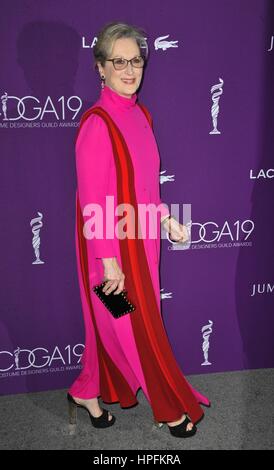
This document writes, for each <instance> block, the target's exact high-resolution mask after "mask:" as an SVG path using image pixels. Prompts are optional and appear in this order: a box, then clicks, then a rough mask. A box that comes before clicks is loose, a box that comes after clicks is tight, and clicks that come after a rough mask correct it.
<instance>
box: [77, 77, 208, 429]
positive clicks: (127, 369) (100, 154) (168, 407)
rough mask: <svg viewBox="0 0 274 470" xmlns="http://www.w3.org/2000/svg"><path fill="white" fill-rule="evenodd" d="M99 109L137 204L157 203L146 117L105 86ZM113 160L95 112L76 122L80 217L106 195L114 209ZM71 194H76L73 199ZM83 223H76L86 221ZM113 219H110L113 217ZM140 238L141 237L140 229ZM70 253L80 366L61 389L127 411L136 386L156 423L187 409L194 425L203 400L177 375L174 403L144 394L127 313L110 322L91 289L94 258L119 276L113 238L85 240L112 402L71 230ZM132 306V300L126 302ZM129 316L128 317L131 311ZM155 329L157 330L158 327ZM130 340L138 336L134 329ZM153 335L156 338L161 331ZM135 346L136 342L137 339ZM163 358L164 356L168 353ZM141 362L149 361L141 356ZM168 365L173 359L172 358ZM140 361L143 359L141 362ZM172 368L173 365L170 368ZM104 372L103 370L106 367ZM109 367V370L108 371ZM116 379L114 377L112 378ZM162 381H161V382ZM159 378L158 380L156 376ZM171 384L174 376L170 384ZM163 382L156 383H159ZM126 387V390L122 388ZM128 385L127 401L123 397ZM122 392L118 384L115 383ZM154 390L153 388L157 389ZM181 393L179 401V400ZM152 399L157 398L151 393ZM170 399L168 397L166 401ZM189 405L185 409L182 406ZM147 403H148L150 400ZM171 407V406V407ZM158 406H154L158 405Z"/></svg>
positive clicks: (155, 264) (154, 278) (155, 278)
mask: <svg viewBox="0 0 274 470" xmlns="http://www.w3.org/2000/svg"><path fill="white" fill-rule="evenodd" d="M98 106H100V107H101V108H103V109H104V110H105V111H107V113H108V114H109V116H110V117H111V118H112V120H113V121H114V122H115V124H116V125H117V126H118V128H119V130H120V132H121V133H122V135H123V137H124V139H125V141H126V144H127V147H128V150H129V154H130V158H131V160H132V165H133V168H134V185H135V191H136V197H137V201H138V203H146V204H149V203H154V204H156V205H161V204H162V203H161V199H160V189H159V171H160V157H159V153H158V148H157V144H156V140H155V136H154V133H153V130H152V128H151V127H150V125H149V123H148V120H147V118H146V116H145V114H144V112H143V111H142V109H141V108H140V107H139V106H138V101H137V94H136V93H135V94H134V95H132V97H131V98H126V97H123V96H121V95H119V94H118V93H117V92H116V91H114V90H113V89H112V88H110V87H108V86H106V85H105V88H104V89H103V90H102V91H101V96H100V98H99V99H98V100H97V102H96V103H95V104H94V105H93V106H92V107H91V109H92V108H95V107H98ZM116 168H117V167H116V164H115V160H114V155H113V147H112V141H111V138H110V134H109V131H108V128H107V126H106V123H105V122H104V120H103V119H102V118H101V117H100V116H98V115H96V114H91V115H90V116H89V117H88V118H87V119H86V121H85V122H84V123H83V124H82V127H81V129H80V132H79V135H78V139H77V143H76V170H77V181H78V195H79V203H80V207H81V212H82V213H83V209H84V207H85V206H86V205H87V204H89V203H91V202H92V203H94V202H95V203H97V204H99V205H100V206H101V207H102V209H103V214H105V211H106V195H108V196H112V197H113V198H114V199H113V201H114V207H116V204H117V171H116ZM76 197H77V195H76ZM161 208H162V212H161V217H162V216H163V215H166V214H169V210H168V207H167V206H166V205H164V204H162V205H161ZM89 218H90V215H89V217H87V218H85V216H84V221H86V220H88V219H89ZM115 220H116V221H117V220H118V219H117V217H116V218H115ZM159 225H160V224H158V225H157V227H156V228H155V230H156V238H149V237H146V238H144V239H143V240H144V248H145V254H146V258H147V262H148V266H149V272H150V276H151V282H152V285H153V289H154V292H155V297H156V299H157V305H158V311H159V316H160V315H161V306H160V284H159V260H160V257H159V254H160V228H159ZM146 233H148V232H146ZM76 256H77V266H78V277H79V286H80V294H81V301H82V308H83V316H84V323H85V349H84V353H83V356H82V359H81V362H82V365H83V369H82V371H81V373H80V374H79V376H78V377H77V379H76V380H75V381H74V383H73V384H72V385H71V387H70V389H69V393H70V394H71V395H72V396H74V397H79V398H84V399H88V398H94V397H100V396H101V397H102V399H103V401H106V402H117V401H119V402H120V405H121V406H123V407H128V406H132V405H134V404H135V403H138V401H137V398H136V394H137V391H138V389H139V388H140V387H141V388H142V390H143V392H144V394H145V396H146V398H147V400H148V401H149V403H150V405H151V407H152V410H153V413H154V417H155V419H156V420H158V421H175V420H178V419H180V418H181V416H182V414H183V412H187V413H188V414H189V416H190V418H191V419H192V421H193V422H197V421H198V420H200V418H201V417H202V416H203V410H202V409H201V407H200V405H199V403H202V404H204V405H207V406H209V405H210V402H209V400H208V398H207V397H205V396H204V395H202V394H201V393H200V392H198V391H197V390H195V389H194V388H193V387H192V386H191V385H190V384H189V383H188V382H187V381H186V379H185V378H184V376H183V374H182V372H178V370H176V374H177V373H179V374H181V377H180V380H183V381H184V387H185V388H184V387H183V388H182V389H181V397H182V403H178V402H175V401H172V399H171V397H169V396H167V393H166V392H165V394H164V393H163V396H161V400H162V404H159V403H158V401H157V400H156V399H155V398H154V397H155V395H152V393H151V394H150V391H149V389H148V386H147V385H148V383H149V381H150V380H152V381H153V380H154V382H157V376H155V378H153V377H151V375H153V372H150V373H149V377H148V374H147V373H145V372H144V371H145V368H144V366H145V364H144V359H141V354H140V350H138V345H137V344H136V343H137V342H136V331H133V324H132V320H131V315H133V314H127V315H124V316H122V317H120V318H119V319H115V318H113V316H112V315H111V314H110V312H109V311H108V310H107V309H106V308H105V306H104V305H103V304H102V303H101V301H100V299H98V297H97V296H96V294H95V293H94V292H93V291H92V290H91V288H92V287H93V286H94V285H96V284H99V283H101V282H102V281H103V278H104V269H103V263H102V261H101V258H109V257H114V256H116V258H117V261H118V263H119V265H120V267H121V268H122V271H123V272H124V269H123V266H122V259H121V253H120V247H119V240H118V238H117V237H114V238H112V239H111V238H109V239H108V238H106V236H105V233H104V237H103V239H99V238H92V239H89V240H87V264H88V282H89V287H90V300H91V303H92V308H93V312H94V318H95V319H96V331H98V333H97V334H99V336H100V344H101V342H102V345H103V347H104V348H105V350H106V352H107V354H108V356H109V357H110V358H111V360H112V361H113V362H112V364H113V366H112V367H113V369H114V368H115V370H117V371H118V372H119V374H120V375H121V377H122V380H123V381H124V382H121V383H122V384H123V393H122V392H121V396H122V397H123V398H122V399H119V398H117V397H119V390H118V391H117V393H116V394H114V393H113V395H112V397H111V394H107V393H106V392H104V386H105V385H104V384H105V382H102V381H100V367H101V366H100V363H101V362H100V360H99V358H98V355H99V354H100V353H99V343H98V336H96V332H95V327H94V320H93V319H92V316H91V314H90V307H89V304H88V301H87V297H86V295H85V292H84V285H83V279H82V276H81V270H80V253H79V247H78V243H77V228H76ZM128 287H129V286H128V285H127V278H125V288H126V289H128ZM132 301H133V300H132ZM134 314H135V313H134ZM160 328H164V327H163V324H162V326H160ZM138 331H139V333H138V335H142V334H145V333H146V332H145V331H144V332H143V331H142V330H141V331H140V330H138ZM161 333H163V332H162V331H161ZM139 340H140V341H141V342H142V338H139ZM170 354H171V352H170ZM147 360H148V361H149V357H148V358H147ZM172 360H173V361H174V364H175V358H172ZM142 361H143V362H142ZM175 365H176V364H175ZM110 367H111V366H110ZM116 368H117V369H116ZM116 375H117V373H116ZM161 380H162V378H161ZM163 380H165V378H164V377H163ZM174 380H175V379H174ZM163 383H164V382H163ZM124 384H126V386H125V385H124ZM126 387H128V390H130V393H128V399H127V398H125V396H126V392H125V394H124V391H125V390H126ZM121 388H122V385H121ZM161 389H162V388H161V387H160V389H159V390H161ZM184 394H185V395H186V398H185V399H184ZM158 395H159V393H158ZM174 400H175V398H174ZM188 400H189V408H188ZM156 401H157V403H156ZM154 402H155V403H154ZM175 403H176V406H175ZM158 407H159V408H158Z"/></svg>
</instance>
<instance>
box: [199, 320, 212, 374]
mask: <svg viewBox="0 0 274 470" xmlns="http://www.w3.org/2000/svg"><path fill="white" fill-rule="evenodd" d="M212 325H213V321H211V320H209V324H208V325H205V326H203V328H202V329H201V332H202V333H203V339H204V342H203V353H204V359H205V360H204V362H202V364H201V366H211V362H209V361H208V350H209V340H208V338H209V336H210V334H211V333H212V328H211V327H212Z"/></svg>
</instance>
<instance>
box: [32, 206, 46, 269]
mask: <svg viewBox="0 0 274 470" xmlns="http://www.w3.org/2000/svg"><path fill="white" fill-rule="evenodd" d="M37 214H38V215H39V217H36V218H35V219H32V220H31V221H30V225H31V226H33V227H32V233H33V237H32V246H33V248H34V252H35V256H36V260H35V261H33V262H32V264H44V261H41V260H40V250H39V246H40V237H39V233H40V228H41V227H42V226H43V222H42V220H41V219H42V218H43V214H41V212H37Z"/></svg>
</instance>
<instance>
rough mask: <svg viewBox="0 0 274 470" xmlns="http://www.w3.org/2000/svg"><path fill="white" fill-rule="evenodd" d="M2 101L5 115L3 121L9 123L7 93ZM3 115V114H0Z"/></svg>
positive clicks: (2, 97)
mask: <svg viewBox="0 0 274 470" xmlns="http://www.w3.org/2000/svg"><path fill="white" fill-rule="evenodd" d="M1 101H2V111H3V114H4V119H3V121H7V120H8V118H7V101H8V94H7V92H6V91H5V93H4V94H3V95H2V96H1ZM0 114H1V113H0Z"/></svg>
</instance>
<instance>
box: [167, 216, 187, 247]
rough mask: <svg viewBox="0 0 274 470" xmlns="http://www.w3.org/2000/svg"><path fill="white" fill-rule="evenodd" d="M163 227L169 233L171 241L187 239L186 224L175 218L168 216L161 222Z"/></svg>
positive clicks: (183, 241)
mask: <svg viewBox="0 0 274 470" xmlns="http://www.w3.org/2000/svg"><path fill="white" fill-rule="evenodd" d="M162 225H163V227H164V229H165V230H166V231H167V232H168V233H169V236H170V238H171V240H172V241H175V242H179V243H185V242H187V241H188V240H189V235H188V230H187V227H186V225H183V224H180V223H179V222H178V221H177V220H176V219H174V218H173V217H170V218H168V219H166V220H164V221H163V222H162Z"/></svg>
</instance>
